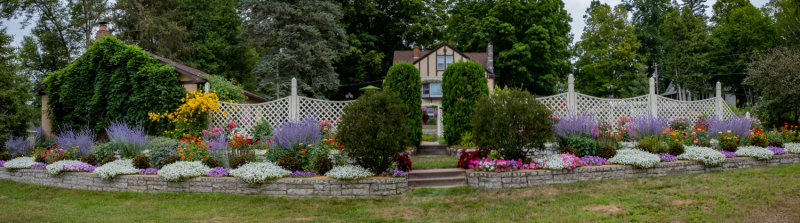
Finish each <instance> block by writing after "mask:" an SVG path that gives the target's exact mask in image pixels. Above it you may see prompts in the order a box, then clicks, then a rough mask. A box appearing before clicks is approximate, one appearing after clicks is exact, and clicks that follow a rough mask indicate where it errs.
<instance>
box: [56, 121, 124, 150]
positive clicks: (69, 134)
mask: <svg viewBox="0 0 800 223" xmlns="http://www.w3.org/2000/svg"><path fill="white" fill-rule="evenodd" d="M59 131H60V132H61V134H58V135H57V136H56V137H55V138H56V144H58V149H61V150H64V151H72V150H75V149H77V150H78V152H80V155H81V156H85V155H89V153H90V152H91V151H92V148H94V139H95V136H96V134H95V133H94V131H92V129H89V127H84V128H83V129H81V130H80V131H75V130H74V129H71V128H61V129H60V130H59ZM109 137H110V136H109Z"/></svg>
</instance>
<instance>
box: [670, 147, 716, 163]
mask: <svg viewBox="0 0 800 223" xmlns="http://www.w3.org/2000/svg"><path fill="white" fill-rule="evenodd" d="M677 157H678V159H681V160H693V161H700V162H703V164H705V165H706V166H719V165H722V162H725V158H726V156H725V155H724V154H722V153H720V152H717V151H716V150H713V149H711V148H708V147H697V146H687V147H686V152H685V153H683V154H681V155H679V156H677Z"/></svg>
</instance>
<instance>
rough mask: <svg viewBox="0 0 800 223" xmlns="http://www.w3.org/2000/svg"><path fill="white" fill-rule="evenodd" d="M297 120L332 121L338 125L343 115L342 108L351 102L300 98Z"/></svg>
mask: <svg viewBox="0 0 800 223" xmlns="http://www.w3.org/2000/svg"><path fill="white" fill-rule="evenodd" d="M299 99H300V104H299V106H300V107H299V110H298V111H299V112H300V115H299V116H298V117H299V118H305V117H316V118H317V120H320V121H332V122H333V123H334V125H336V124H338V123H339V121H340V120H341V119H342V114H344V107H345V106H347V105H348V104H350V103H351V102H353V101H326V100H319V99H313V98H307V97H300V98H299Z"/></svg>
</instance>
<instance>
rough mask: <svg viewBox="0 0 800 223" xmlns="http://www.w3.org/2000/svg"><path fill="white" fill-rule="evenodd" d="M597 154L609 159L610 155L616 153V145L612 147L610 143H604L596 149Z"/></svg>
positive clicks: (612, 155)
mask: <svg viewBox="0 0 800 223" xmlns="http://www.w3.org/2000/svg"><path fill="white" fill-rule="evenodd" d="M597 154H598V155H599V156H600V157H603V158H606V159H611V157H614V156H616V155H617V147H614V146H612V145H604V146H602V147H600V149H598V150H597Z"/></svg>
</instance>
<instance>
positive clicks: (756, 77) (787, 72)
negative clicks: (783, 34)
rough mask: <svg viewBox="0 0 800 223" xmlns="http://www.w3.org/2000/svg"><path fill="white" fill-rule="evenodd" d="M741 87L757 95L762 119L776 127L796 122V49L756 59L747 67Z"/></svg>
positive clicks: (799, 66) (799, 67)
mask: <svg viewBox="0 0 800 223" xmlns="http://www.w3.org/2000/svg"><path fill="white" fill-rule="evenodd" d="M747 71H748V74H749V75H750V76H748V77H747V78H746V79H745V84H747V85H750V86H753V89H754V90H755V91H756V92H757V93H758V94H759V95H761V99H762V100H761V101H760V102H759V103H758V104H757V106H758V110H759V111H761V113H762V116H763V117H761V118H762V119H763V120H765V121H767V122H768V123H772V124H776V123H778V125H780V124H782V123H783V122H792V123H795V122H798V121H799V120H798V119H800V110H799V109H797V108H798V107H800V99H799V98H800V89H798V88H797V86H798V85H800V75H798V73H800V50H797V49H791V48H786V47H778V48H775V49H773V50H771V51H770V52H769V53H766V54H763V55H758V56H756V58H755V60H753V61H752V62H750V64H749V65H748V66H747Z"/></svg>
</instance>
